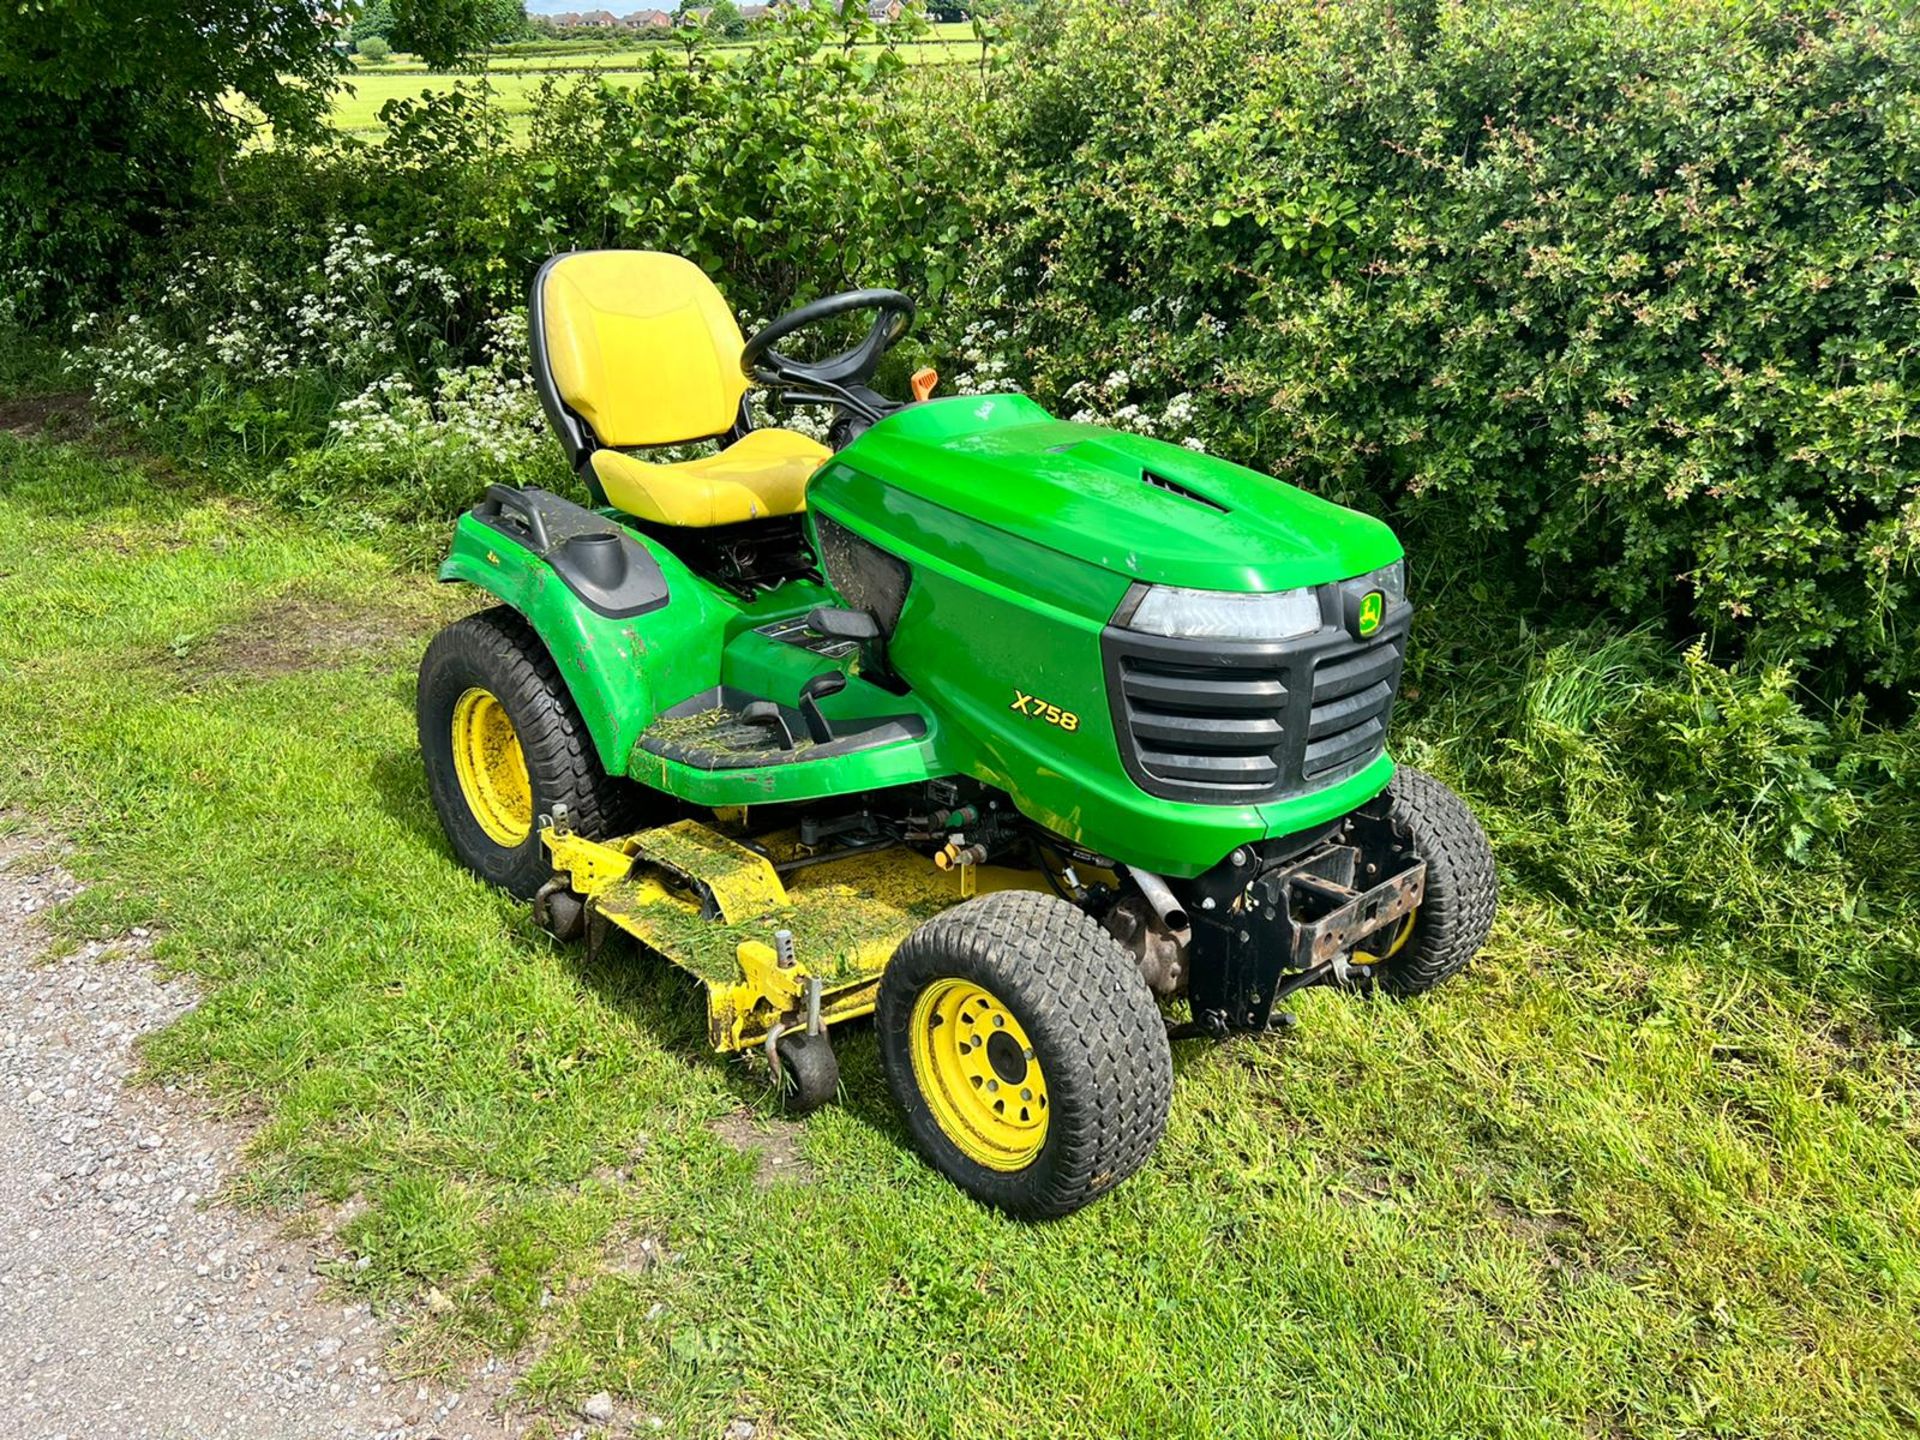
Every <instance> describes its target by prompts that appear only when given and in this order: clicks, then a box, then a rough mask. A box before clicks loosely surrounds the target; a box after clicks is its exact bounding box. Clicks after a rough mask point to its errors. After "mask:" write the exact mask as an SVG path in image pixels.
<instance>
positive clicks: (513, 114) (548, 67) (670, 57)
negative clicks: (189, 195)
mask: <svg viewBox="0 0 1920 1440" xmlns="http://www.w3.org/2000/svg"><path fill="white" fill-rule="evenodd" d="M934 29H935V31H936V32H946V31H953V30H958V31H962V32H965V35H964V37H961V36H953V35H947V34H944V33H938V34H936V35H934V36H933V37H931V38H927V39H920V40H902V41H900V42H898V43H897V44H895V45H894V46H892V47H891V48H892V49H893V50H894V51H895V53H897V54H898V55H899V56H900V57H901V58H902V59H903V60H905V61H906V63H907V64H909V65H958V64H970V63H974V62H977V61H978V60H979V58H980V47H979V45H978V43H977V42H975V41H974V40H973V38H972V32H971V30H970V28H969V27H967V26H964V25H961V26H952V25H940V26H935V27H934ZM748 43H750V42H748ZM741 48H743V46H742V45H739V44H735V45H721V46H717V47H715V48H713V49H710V50H707V51H703V52H702V54H703V56H704V57H705V59H706V61H707V63H714V62H715V61H716V60H717V62H718V63H722V64H724V63H726V58H727V56H728V55H729V54H731V53H732V52H734V51H736V50H739V49H741ZM883 48H886V47H883V46H881V45H877V44H870V45H859V46H856V47H855V49H856V50H857V51H858V52H860V53H861V54H867V55H871V54H877V53H878V52H879V51H880V50H881V49H883ZM656 52H657V53H658V54H659V55H660V56H661V58H662V59H663V60H664V61H665V62H666V63H667V64H670V65H684V64H685V63H686V54H687V52H686V51H685V50H684V49H682V48H681V47H680V46H679V45H677V44H675V43H673V42H671V41H662V42H659V43H656V44H652V45H649V46H646V47H644V48H640V49H633V50H611V49H609V50H592V51H584V52H575V53H571V54H564V55H533V56H508V57H504V58H498V59H495V60H494V61H493V62H492V63H491V64H490V65H489V66H488V67H487V73H486V82H487V83H486V87H485V88H487V89H488V90H489V92H490V94H491V96H492V99H493V102H494V103H495V104H496V105H498V106H499V107H500V109H501V110H502V111H503V112H504V113H505V114H506V115H507V116H508V117H509V119H510V120H512V121H522V120H523V119H524V117H525V116H526V115H527V113H528V112H529V111H530V110H531V109H532V108H533V97H534V94H535V92H536V91H537V90H538V89H539V88H540V86H541V84H542V83H543V82H545V81H546V80H548V79H556V80H558V81H559V82H560V83H562V84H565V83H567V82H569V81H570V80H573V79H577V78H579V77H581V76H584V75H587V74H589V73H592V74H598V75H599V76H601V77H602V78H603V79H605V80H606V81H607V82H608V83H609V84H611V85H620V86H632V85H637V84H639V83H640V82H641V81H642V80H643V79H644V78H645V76H646V73H647V70H648V67H649V66H650V65H651V63H652V60H651V57H652V56H653V55H654V54H655V53H656ZM482 88H483V84H482V81H481V79H480V77H478V76H472V75H448V74H445V73H438V74H436V73H432V72H429V71H428V70H427V69H426V67H425V66H423V65H420V64H418V63H417V62H413V61H411V60H407V59H402V60H400V61H399V62H398V63H394V64H390V65H384V66H369V65H359V66H356V68H355V70H354V72H353V74H352V75H351V76H350V77H348V81H347V84H346V86H345V87H343V88H342V89H341V90H340V91H339V92H338V93H337V94H336V96H335V98H334V103H333V112H332V123H333V126H334V128H335V129H336V130H341V131H344V132H346V133H348V134H354V135H363V136H367V137H375V136H378V135H379V134H381V133H382V127H381V125H380V109H381V107H382V106H384V105H385V104H386V103H387V102H388V101H390V100H411V99H418V98H419V97H421V96H423V95H430V94H447V93H449V92H451V91H454V90H464V91H466V92H468V93H469V94H478V93H480V91H481V90H482ZM519 128H520V127H519V125H516V126H515V130H516V133H519Z"/></svg>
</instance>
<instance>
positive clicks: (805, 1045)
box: [773, 1030, 840, 1115]
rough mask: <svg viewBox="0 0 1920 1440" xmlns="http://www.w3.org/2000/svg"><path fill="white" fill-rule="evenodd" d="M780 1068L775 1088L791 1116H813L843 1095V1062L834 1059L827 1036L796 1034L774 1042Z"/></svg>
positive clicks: (777, 1071) (781, 1037)
mask: <svg viewBox="0 0 1920 1440" xmlns="http://www.w3.org/2000/svg"><path fill="white" fill-rule="evenodd" d="M773 1050H774V1054H775V1055H776V1056H777V1057H778V1059H779V1068H778V1069H777V1070H776V1071H775V1072H774V1084H775V1085H776V1086H778V1087H779V1090H780V1101H781V1103H782V1104H784V1105H785V1106H786V1107H787V1113H788V1114H790V1115H810V1114H812V1113H813V1112H814V1111H815V1110H818V1109H819V1108H820V1107H821V1106H822V1105H825V1104H826V1103H827V1102H828V1101H829V1100H831V1099H833V1097H834V1096H835V1095H837V1094H839V1093H840V1062H839V1061H838V1060H837V1059H835V1058H834V1054H833V1045H832V1043H831V1042H830V1041H829V1040H828V1039H827V1032H826V1031H824V1030H822V1031H821V1032H820V1033H819V1034H818V1035H809V1034H807V1032H806V1031H804V1030H800V1031H796V1032H794V1033H793V1034H790V1035H782V1036H780V1037H779V1039H777V1040H775V1041H774V1042H773Z"/></svg>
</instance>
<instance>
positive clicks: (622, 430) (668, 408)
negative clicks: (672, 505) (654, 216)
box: [532, 250, 747, 464]
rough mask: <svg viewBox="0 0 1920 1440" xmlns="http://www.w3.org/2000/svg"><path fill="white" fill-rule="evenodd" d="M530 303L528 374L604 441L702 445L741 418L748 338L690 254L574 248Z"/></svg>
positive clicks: (538, 285)
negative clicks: (540, 380)
mask: <svg viewBox="0 0 1920 1440" xmlns="http://www.w3.org/2000/svg"><path fill="white" fill-rule="evenodd" d="M533 298H534V304H533V322H534V323H533V327H532V328H533V332H534V333H533V336H532V339H533V344H534V348H535V350H536V351H537V352H538V353H536V355H535V357H534V358H535V364H534V371H535V374H536V376H541V377H542V378H543V379H544V380H546V381H548V382H550V384H551V387H552V391H553V392H554V395H555V397H556V398H558V399H559V401H560V402H561V403H562V404H563V405H564V406H565V407H566V408H567V409H568V410H571V411H572V412H573V413H574V414H575V415H578V416H579V417H580V419H581V420H584V421H585V422H586V423H587V424H588V425H589V426H591V427H592V429H593V434H594V437H595V438H596V439H597V440H598V441H599V442H600V444H602V445H607V446H614V447H622V446H628V445H673V444H678V443H680V442H681V441H685V440H701V439H705V438H706V437H707V436H709V435H718V434H720V433H722V432H723V431H725V430H727V429H728V428H729V427H731V426H732V425H733V423H734V421H735V420H736V419H737V418H738V417H739V411H740V397H741V396H742V395H743V394H744V393H745V392H746V388H747V378H746V376H745V374H744V373H743V372H742V371H741V369H740V351H741V350H742V349H743V348H744V347H745V345H746V341H745V340H743V339H742V338H741V335H740V327H739V326H738V325H737V324H735V323H734V318H733V312H732V311H731V310H729V309H728V308H727V302H726V300H725V299H723V298H722V297H721V294H720V292H719V290H718V289H716V288H715V287H714V283H713V282H712V281H711V280H709V279H708V278H707V276H706V273H705V272H704V271H702V270H701V269H700V267H699V266H698V265H695V264H694V263H693V262H692V261H690V260H683V259H681V258H680V257H679V256H678V255H665V254H662V253H660V252H659V251H655V250H580V251H575V252H574V253H572V254H570V255H560V256H557V257H555V258H554V259H552V260H549V261H548V262H547V264H546V265H545V266H544V267H543V268H542V269H541V271H540V275H539V278H538V279H537V280H536V281H535V282H534V297H533ZM563 438H564V437H563ZM584 458H585V457H584V456H580V457H575V461H576V464H577V463H578V461H579V460H580V459H584Z"/></svg>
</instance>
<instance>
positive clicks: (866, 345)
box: [740, 290, 914, 403]
mask: <svg viewBox="0 0 1920 1440" xmlns="http://www.w3.org/2000/svg"><path fill="white" fill-rule="evenodd" d="M860 310H872V311H874V312H875V314H874V317H873V328H872V329H871V330H869V331H867V337H866V339H864V340H862V341H861V342H860V343H859V344H858V345H855V346H854V347H853V348H852V349H849V350H842V351H841V352H840V353H839V354H838V355H830V356H828V357H827V358H826V359H825V360H815V361H811V362H806V361H800V360H792V359H789V358H788V357H787V356H785V355H782V354H781V353H780V352H779V351H778V350H776V349H774V348H773V347H774V346H776V345H778V344H779V343H780V342H781V341H782V340H784V339H786V338H787V337H788V336H789V335H792V334H794V333H795V332H796V331H800V330H805V329H807V328H808V327H809V326H813V325H818V324H820V323H821V322H822V321H824V320H832V319H834V318H836V317H838V316H841V315H850V314H853V313H854V312H856V311H860ZM913 315H914V305H913V301H912V300H910V299H908V298H907V297H906V296H905V295H902V294H901V293H900V292H899V291H898V290H849V291H847V292H846V293H845V294H843V295H829V296H827V297H826V298H825V299H821V300H813V301H809V302H808V303H807V304H805V305H802V306H801V307H800V308H799V309H797V310H789V311H788V312H787V313H786V314H784V315H782V316H781V317H780V318H779V319H778V320H775V321H774V322H773V323H772V324H771V325H768V326H767V327H766V328H765V329H764V330H761V331H759V332H757V333H756V334H755V335H754V337H753V338H752V339H751V340H749V341H747V348H746V349H744V350H742V351H741V352H740V368H741V369H743V370H745V371H746V372H747V374H749V375H751V376H752V377H753V378H754V379H755V380H758V381H759V382H760V383H761V384H762V385H773V386H780V387H783V388H786V387H803V386H816V387H819V388H822V389H825V390H828V391H829V392H837V393H832V394H830V395H828V396H826V397H823V398H829V399H833V400H836V401H839V402H840V403H845V399H847V398H852V397H848V396H847V395H846V392H847V391H848V389H849V388H850V387H853V386H862V387H864V386H865V385H866V383H867V381H869V380H871V379H872V378H873V372H874V371H876V370H878V369H879V368H880V357H881V356H883V355H885V354H886V353H887V351H889V350H891V349H892V348H893V346H894V345H895V344H896V343H897V342H898V341H899V339H900V337H901V336H902V335H905V334H906V333H907V327H908V326H909V325H911V324H912V323H913ZM875 398H876V399H877V398H878V397H875Z"/></svg>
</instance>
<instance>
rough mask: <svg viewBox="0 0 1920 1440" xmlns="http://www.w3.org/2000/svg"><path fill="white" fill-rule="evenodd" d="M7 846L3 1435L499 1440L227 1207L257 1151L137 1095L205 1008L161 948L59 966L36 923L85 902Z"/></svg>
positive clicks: (178, 1107)
mask: <svg viewBox="0 0 1920 1440" xmlns="http://www.w3.org/2000/svg"><path fill="white" fill-rule="evenodd" d="M78 888H79V887H78V886H77V885H76V884H75V883H74V881H73V879H72V877H70V876H69V875H68V874H66V872H65V871H64V870H62V869H61V868H60V865H59V856H58V852H57V850H56V849H55V848H54V847H52V846H49V845H47V844H46V843H45V842H38V841H35V840H32V839H30V838H28V839H22V838H18V837H15V838H7V837H3V836H0V1156H4V1159H5V1164H4V1166H3V1167H0V1437H5V1440H11V1437H20V1440H28V1437H32V1440H55V1437H61V1436H68V1437H72V1440H82V1437H86V1440H119V1437H127V1440H135V1437H138V1440H145V1437H153V1440H228V1437H231V1440H309V1437H312V1440H342V1437H353V1440H363V1437H381V1440H428V1437H443V1440H461V1437H470V1440H482V1437H486V1440H493V1437H500V1436H506V1435H511V1434H514V1433H517V1432H518V1430H519V1428H520V1427H519V1426H518V1425H514V1424H513V1423H512V1422H510V1421H505V1420H503V1419H502V1418H501V1417H500V1416H499V1415H498V1414H497V1413H494V1411H493V1407H492V1404H491V1402H490V1399H489V1397H490V1396H491V1395H492V1394H496V1393H498V1392H499V1391H500V1390H501V1389H503V1388H504V1386H503V1385H502V1384H501V1382H502V1381H503V1380H504V1378H505V1377H504V1374H503V1373H501V1372H497V1371H496V1372H492V1373H490V1374H487V1375H483V1376H482V1377H481V1379H480V1382H479V1384H477V1385H476V1386H474V1387H471V1388H470V1389H469V1391H468V1393H466V1394H464V1395H463V1394H460V1393H456V1392H454V1391H451V1390H449V1389H448V1388H447V1387H446V1386H444V1385H435V1386H430V1387H423V1386H421V1385H419V1384H418V1383H417V1382H413V1381H403V1380H398V1379H396V1378H395V1377H393V1376H391V1375H389V1374H387V1373H386V1372H385V1371H384V1370H383V1368H382V1365H381V1359H382V1356H383V1355H384V1353H385V1350H386V1346H387V1343H388V1340H389V1338H390V1337H389V1335H388V1332H387V1331H386V1328H385V1327H384V1326H383V1325H382V1323H381V1322H380V1321H379V1320H378V1319H377V1318H376V1317H374V1316H373V1315H371V1314H370V1313H369V1312H368V1310H367V1307H366V1306H364V1305H359V1304H350V1303H343V1301H342V1299H341V1298H340V1297H339V1296H338V1295H337V1294H334V1293H330V1292H329V1291H328V1290H327V1289H326V1287H325V1286H324V1285H323V1283H322V1282H321V1280H320V1279H319V1278H318V1277H317V1276H316V1275H315V1274H314V1273H313V1266H314V1261H315V1259H316V1253H317V1252H316V1251H315V1250H314V1249H313V1248H311V1247H310V1246H309V1245H308V1244H306V1243H303V1242H301V1241H296V1240H289V1239H286V1238H283V1237H282V1236H281V1235H280V1233H279V1228H278V1227H277V1226H276V1225H275V1224H274V1223H273V1222H272V1221H271V1220H268V1219H264V1218H262V1217H259V1216H255V1215H250V1214H243V1213H240V1212H238V1211H235V1210H234V1209H233V1208H232V1207H230V1206H228V1205H225V1204H221V1203H219V1202H217V1201H215V1200H212V1199H211V1198H210V1197H213V1196H216V1195H218V1193H219V1191H220V1188H221V1185H222V1183H223V1182H224V1180H225V1177H226V1174H227V1172H228V1170H229V1168H230V1167H231V1166H232V1164H233V1162H234V1160H235V1157H236V1156H237V1155H238V1154H239V1152H240V1147H241V1146H242V1144H243V1143H244V1142H245V1139H246V1134H245V1131H244V1130H243V1129H241V1128H240V1127H238V1126H236V1125H231V1124H225V1123H220V1122H217V1121H211V1120H209V1119H208V1118H207V1117H206V1116H205V1114H204V1113H203V1107H202V1106H201V1105H198V1104H196V1103H195V1102H194V1101H193V1099H192V1098H191V1097H190V1096H187V1095H184V1094H181V1093H177V1092H174V1091H172V1090H171V1089H162V1088H159V1087H153V1086H144V1087H138V1088H129V1086H128V1084H127V1077H128V1075H129V1073H130V1072H131V1071H132V1069H133V1068H134V1057H133V1045H134V1042H135V1041H136V1040H137V1039H138V1038H139V1037H140V1036H141V1035H142V1034H145V1033H146V1032H148V1031H151V1030H155V1029H158V1028H159V1027H160V1026H163V1025H165V1024H166V1023H167V1022H168V1021H170V1020H172V1019H174V1018H175V1017H177V1016H179V1015H180V1014H182V1013H183V1012H184V1011H186V1010H187V1009H189V1008H190V1007H191V1006H192V1004H193V996H192V994H191V993H190V986H189V985H188V984H187V983H185V982H178V981H176V982H173V983H167V984H162V983H160V982H159V981H158V980H156V979H155V977H154V973H153V969H152V967H151V966H149V965H147V964H145V963H142V961H141V958H140V952H142V951H143V950H144V949H145V947H146V945H147V944H148V943H149V940H148V937H147V936H146V935H144V934H143V933H141V932H140V931H135V932H134V933H133V934H132V935H131V936H129V937H128V938H127V939H126V940H125V941H124V942H122V943H120V944H117V945H112V946H107V945H101V944H99V943H91V944H88V945H86V946H84V947H82V948H81V949H80V950H79V951H77V952H76V953H74V954H71V955H67V956H63V957H61V958H59V959H49V958H47V953H46V951H47V945H46V936H45V933H44V931H43V929H42V927H41V925H40V924H39V922H38V920H37V919H36V917H37V916H38V915H39V913H40V912H42V911H43V910H45V909H46V908H47V907H48V906H50V905H53V904H55V903H57V902H59V901H61V900H63V899H66V898H67V897H69V896H71V895H73V894H74V893H76V891H77V890H78Z"/></svg>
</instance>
